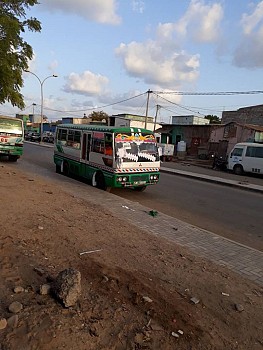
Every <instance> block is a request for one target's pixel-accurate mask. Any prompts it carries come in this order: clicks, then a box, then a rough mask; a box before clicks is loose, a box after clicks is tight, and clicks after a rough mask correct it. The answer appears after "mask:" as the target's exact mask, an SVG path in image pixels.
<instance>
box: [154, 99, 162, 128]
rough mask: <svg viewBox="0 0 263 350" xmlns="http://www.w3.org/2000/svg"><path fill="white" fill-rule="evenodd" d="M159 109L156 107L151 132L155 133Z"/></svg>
mask: <svg viewBox="0 0 263 350" xmlns="http://www.w3.org/2000/svg"><path fill="white" fill-rule="evenodd" d="M160 108H161V106H160V105H156V112H155V118H154V127H153V132H155V129H156V122H157V115H158V112H159V109H160Z"/></svg>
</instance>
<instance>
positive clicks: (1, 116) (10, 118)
mask: <svg viewBox="0 0 263 350" xmlns="http://www.w3.org/2000/svg"><path fill="white" fill-rule="evenodd" d="M0 119H9V120H19V121H20V122H23V120H22V119H20V118H15V117H8V116H6V115H0Z"/></svg>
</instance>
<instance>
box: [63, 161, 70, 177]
mask: <svg viewBox="0 0 263 350" xmlns="http://www.w3.org/2000/svg"><path fill="white" fill-rule="evenodd" d="M63 175H65V176H69V165H68V162H63Z"/></svg>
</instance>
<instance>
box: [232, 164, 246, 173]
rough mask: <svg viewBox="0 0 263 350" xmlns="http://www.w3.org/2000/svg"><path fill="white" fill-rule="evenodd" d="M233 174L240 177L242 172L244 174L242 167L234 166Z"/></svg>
mask: <svg viewBox="0 0 263 350" xmlns="http://www.w3.org/2000/svg"><path fill="white" fill-rule="evenodd" d="M233 172H234V174H236V175H242V174H243V172H244V169H243V167H242V165H240V164H238V165H235V166H234V168H233Z"/></svg>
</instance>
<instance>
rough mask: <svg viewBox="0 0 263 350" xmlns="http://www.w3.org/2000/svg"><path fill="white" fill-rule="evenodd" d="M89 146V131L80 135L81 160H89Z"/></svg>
mask: <svg viewBox="0 0 263 350" xmlns="http://www.w3.org/2000/svg"><path fill="white" fill-rule="evenodd" d="M90 147H91V133H83V135H82V156H81V158H82V160H87V161H89V154H90Z"/></svg>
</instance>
